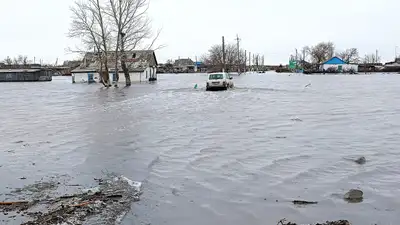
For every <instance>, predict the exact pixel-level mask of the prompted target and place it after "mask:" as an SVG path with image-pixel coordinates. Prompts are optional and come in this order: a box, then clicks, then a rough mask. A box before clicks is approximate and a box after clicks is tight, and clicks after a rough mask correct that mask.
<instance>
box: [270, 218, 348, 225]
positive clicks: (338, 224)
mask: <svg viewBox="0 0 400 225" xmlns="http://www.w3.org/2000/svg"><path fill="white" fill-rule="evenodd" d="M286 221H287V220H286V219H283V220H281V221H279V222H278V224H277V225H300V224H297V223H292V222H286ZM310 225H311V224H310ZM315 225H351V223H350V222H349V221H348V220H338V221H331V222H330V221H326V222H325V223H316V224H315Z"/></svg>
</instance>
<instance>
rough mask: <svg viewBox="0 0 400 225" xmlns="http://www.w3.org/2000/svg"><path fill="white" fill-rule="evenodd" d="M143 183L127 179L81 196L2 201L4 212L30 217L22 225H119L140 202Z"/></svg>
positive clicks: (101, 182) (108, 182) (109, 180)
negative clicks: (92, 224)
mask: <svg viewBox="0 0 400 225" xmlns="http://www.w3.org/2000/svg"><path fill="white" fill-rule="evenodd" d="M140 189H141V183H140V182H134V181H131V180H129V179H128V178H126V177H124V176H117V177H112V178H111V177H110V178H107V179H100V180H98V186H96V187H94V188H90V189H86V190H82V191H80V192H79V193H73V194H70V195H64V196H58V197H50V198H49V197H44V198H41V199H36V198H35V197H33V199H29V200H23V201H20V200H18V201H4V202H0V212H2V213H4V214H5V215H7V214H8V213H14V214H15V213H16V214H19V216H21V217H23V218H26V219H24V221H27V222H24V223H22V225H53V224H86V223H87V222H89V221H90V222H91V223H94V224H115V223H116V222H117V221H121V220H122V219H123V217H124V216H125V214H126V213H127V212H128V211H129V210H130V208H131V204H132V203H133V202H136V201H139V197H140V194H141V190H140Z"/></svg>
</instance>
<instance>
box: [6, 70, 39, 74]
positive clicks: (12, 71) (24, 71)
mask: <svg viewBox="0 0 400 225" xmlns="http://www.w3.org/2000/svg"><path fill="white" fill-rule="evenodd" d="M39 71H40V69H0V73H35V72H39Z"/></svg>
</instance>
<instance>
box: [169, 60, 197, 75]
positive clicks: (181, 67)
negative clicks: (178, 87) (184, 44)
mask: <svg viewBox="0 0 400 225" xmlns="http://www.w3.org/2000/svg"><path fill="white" fill-rule="evenodd" d="M194 68H195V64H194V62H193V60H191V59H190V58H187V59H177V60H175V62H174V69H175V71H176V72H183V73H189V72H194Z"/></svg>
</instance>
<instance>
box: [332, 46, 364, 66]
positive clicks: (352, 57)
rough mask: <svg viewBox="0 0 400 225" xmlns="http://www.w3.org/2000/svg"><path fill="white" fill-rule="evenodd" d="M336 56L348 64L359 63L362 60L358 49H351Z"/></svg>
mask: <svg viewBox="0 0 400 225" xmlns="http://www.w3.org/2000/svg"><path fill="white" fill-rule="evenodd" d="M336 55H337V56H338V57H340V58H341V59H343V61H345V62H347V63H357V62H359V59H360V57H359V55H358V49H357V48H349V49H346V50H344V51H343V52H339V53H336Z"/></svg>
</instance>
